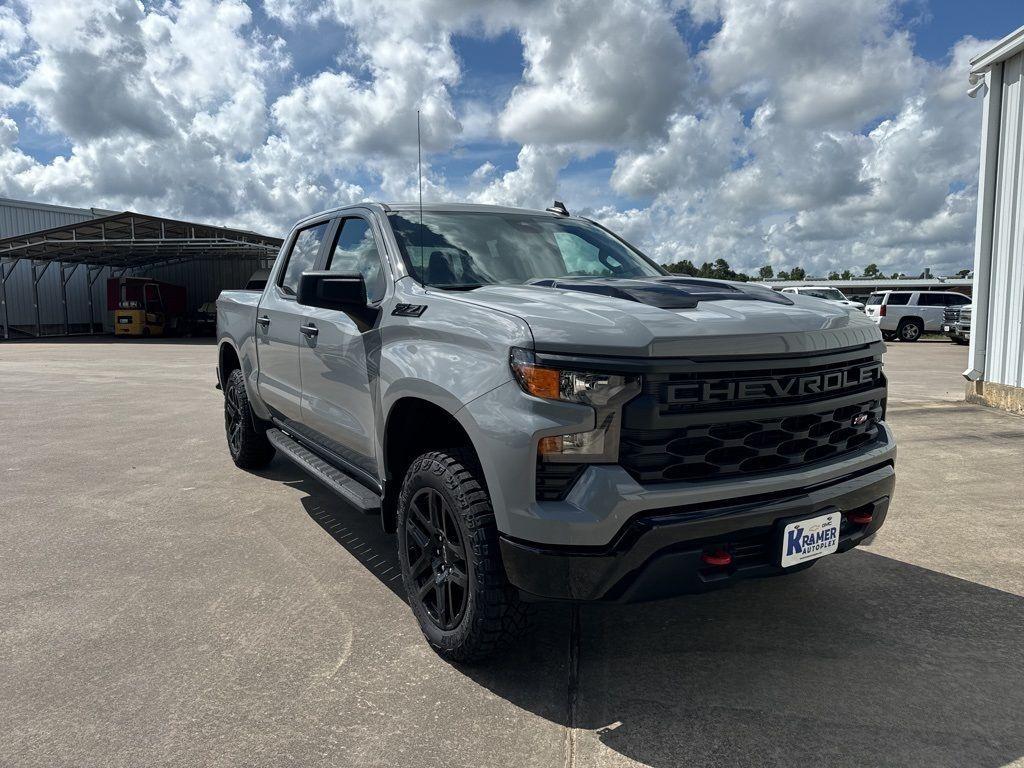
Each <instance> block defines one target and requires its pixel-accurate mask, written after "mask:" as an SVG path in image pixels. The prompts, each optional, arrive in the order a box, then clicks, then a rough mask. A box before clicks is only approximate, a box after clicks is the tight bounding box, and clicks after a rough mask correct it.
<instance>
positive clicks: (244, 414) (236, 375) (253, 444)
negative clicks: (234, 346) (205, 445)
mask: <svg viewBox="0 0 1024 768" xmlns="http://www.w3.org/2000/svg"><path fill="white" fill-rule="evenodd" d="M254 421H255V420H254V419H253V415H252V410H251V409H250V407H249V396H248V395H247V394H246V390H245V377H244V376H243V375H242V372H241V371H240V370H239V369H237V368H236V369H235V370H233V371H232V372H231V374H230V375H229V376H228V377H227V381H225V382H224V434H225V435H226V436H227V439H228V452H229V453H230V454H231V460H232V461H234V462H235V466H236V467H240V468H241V469H260V468H261V467H265V466H267V464H269V463H270V460H271V459H273V458H274V446H273V445H271V444H270V441H269V440H267V436H266V434H265V433H264V432H262V431H260V430H258V429H256V426H255V424H254Z"/></svg>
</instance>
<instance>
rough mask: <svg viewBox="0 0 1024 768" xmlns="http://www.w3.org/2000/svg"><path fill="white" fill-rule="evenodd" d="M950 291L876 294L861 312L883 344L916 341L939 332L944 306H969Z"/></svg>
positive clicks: (968, 301) (958, 295)
mask: <svg viewBox="0 0 1024 768" xmlns="http://www.w3.org/2000/svg"><path fill="white" fill-rule="evenodd" d="M970 303H971V300H970V298H969V297H967V296H964V295H963V294H962V293H953V292H952V291H875V292H874V293H872V294H871V295H870V296H868V303H867V306H866V307H865V308H864V311H865V312H866V313H867V316H868V317H870V318H871V319H872V320H874V321H875V322H876V323H877V324H878V327H879V329H881V331H882V338H884V339H885V340H886V341H894V340H896V339H899V340H900V341H917V340H918V339H919V338H921V334H922V333H940V332H941V331H942V321H943V316H944V314H945V311H946V307H960V306H964V305H966V304H970Z"/></svg>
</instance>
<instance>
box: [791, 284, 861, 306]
mask: <svg viewBox="0 0 1024 768" xmlns="http://www.w3.org/2000/svg"><path fill="white" fill-rule="evenodd" d="M782 292H783V293H798V294H800V295H801V296H811V297H813V298H815V299H824V300H825V301H831V302H834V303H836V304H842V305H843V306H844V307H848V308H849V309H859V310H860V311H862V312H863V311H864V305H863V304H861V303H860V302H859V301H850V299H848V298H846V296H844V295H843V292H842V291H840V290H839V289H838V288H832V287H830V286H827V285H798V286H796V287H794V288H783V289H782Z"/></svg>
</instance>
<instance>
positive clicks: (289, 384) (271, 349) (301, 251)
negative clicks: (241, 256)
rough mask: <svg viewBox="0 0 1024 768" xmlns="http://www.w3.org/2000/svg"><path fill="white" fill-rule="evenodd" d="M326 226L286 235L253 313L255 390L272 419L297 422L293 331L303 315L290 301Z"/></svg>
mask: <svg viewBox="0 0 1024 768" xmlns="http://www.w3.org/2000/svg"><path fill="white" fill-rule="evenodd" d="M330 223H331V222H330V220H326V221H321V222H317V223H315V224H311V225H309V226H307V227H304V228H302V229H300V230H298V232H296V233H295V234H293V235H292V238H291V242H290V245H289V248H288V250H287V251H285V252H284V253H283V254H282V257H281V258H282V259H284V262H283V263H282V264H281V265H280V267H279V268H278V269H276V270H275V271H274V272H273V279H272V280H271V281H268V282H267V287H266V288H265V289H264V291H263V296H262V297H261V298H260V303H259V306H258V307H257V308H256V353H257V355H258V358H259V378H258V385H257V386H258V387H259V392H260V397H262V398H263V402H264V403H266V404H267V406H269V407H270V409H271V411H272V412H274V413H275V415H276V416H277V417H278V418H283V419H286V420H297V419H299V412H300V406H299V397H300V395H301V393H302V380H301V378H300V372H299V338H300V336H301V334H300V332H299V326H300V325H302V312H303V310H304V309H305V308H304V307H300V306H299V305H298V303H297V302H296V301H295V295H296V293H297V291H298V289H299V277H300V276H301V275H302V273H303V272H307V271H309V270H311V269H312V268H313V265H314V264H315V263H316V259H317V257H318V256H319V255H320V250H321V248H322V247H323V243H324V238H325V235H326V234H327V229H328V226H329V225H330Z"/></svg>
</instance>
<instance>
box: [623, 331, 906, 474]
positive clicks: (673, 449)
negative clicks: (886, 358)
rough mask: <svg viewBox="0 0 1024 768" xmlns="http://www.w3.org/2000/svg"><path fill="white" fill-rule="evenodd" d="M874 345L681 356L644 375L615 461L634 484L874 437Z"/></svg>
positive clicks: (879, 385) (781, 462)
mask: <svg viewBox="0 0 1024 768" xmlns="http://www.w3.org/2000/svg"><path fill="white" fill-rule="evenodd" d="M885 396H886V394H885V378H884V376H883V375H882V374H881V345H880V344H876V345H872V346H871V347H867V348H861V350H860V351H857V350H846V351H843V352H840V353H832V354H825V355H822V354H820V353H819V354H815V355H807V356H793V357H789V358H780V359H774V360H751V361H747V362H746V363H742V362H739V363H738V362H736V361H727V362H724V363H723V362H718V363H715V362H714V361H690V362H688V363H681V364H680V366H679V367H678V368H677V369H675V370H662V371H658V370H654V371H652V372H651V373H649V374H645V375H644V383H643V390H642V392H641V394H640V395H638V396H637V397H636V398H635V399H634V400H632V401H630V402H629V403H627V404H626V406H625V408H624V409H623V420H622V431H621V435H620V443H619V463H620V464H621V465H622V467H623V468H624V469H626V471H628V472H629V473H630V474H631V475H632V476H633V477H634V478H635V479H636V480H637V481H638V482H640V483H644V484H648V483H668V482H685V481H697V480H707V479H725V478H736V477H745V476H749V475H756V474H760V473H770V472H779V471H786V470H791V469H796V468H800V467H805V466H807V465H810V464H815V463H818V462H824V461H830V460H834V459H836V458H838V457H841V456H842V455H843V454H846V453H850V452H852V451H855V450H857V449H860V448H863V447H865V446H867V445H869V444H871V443H872V442H875V441H877V440H880V439H882V437H883V432H882V428H881V427H880V426H879V424H878V422H880V421H882V419H884V416H885Z"/></svg>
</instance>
